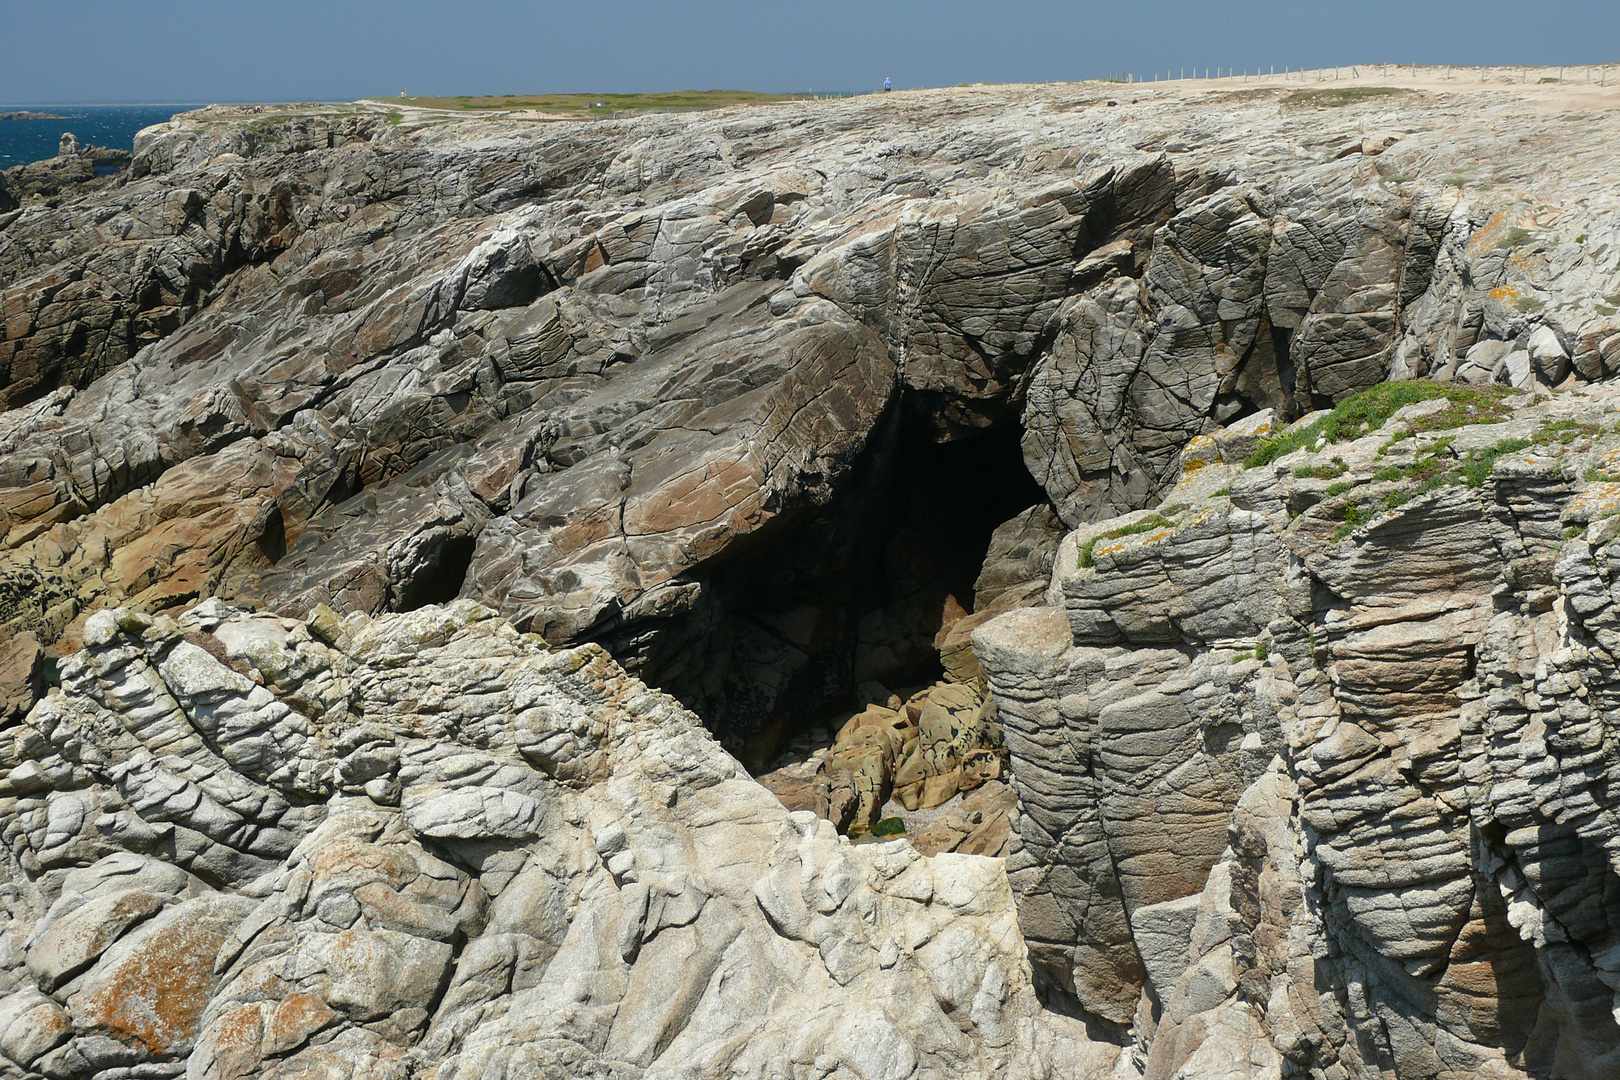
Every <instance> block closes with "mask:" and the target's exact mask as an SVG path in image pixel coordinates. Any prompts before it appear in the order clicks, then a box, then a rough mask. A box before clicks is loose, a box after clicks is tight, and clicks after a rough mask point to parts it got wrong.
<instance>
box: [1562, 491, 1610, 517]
mask: <svg viewBox="0 0 1620 1080" xmlns="http://www.w3.org/2000/svg"><path fill="white" fill-rule="evenodd" d="M1612 514H1620V483H1617V482H1599V483H1594V484H1588V485H1587V486H1586V489H1585V490H1584V491H1582V492H1581V493H1580V494H1579V495H1577V496H1575V498H1573V499H1571V500H1570V502H1569V505H1568V506H1567V507H1565V508H1564V517H1565V519H1566V520H1572V521H1596V520H1597V519H1598V518H1605V517H1609V516H1610V515H1612Z"/></svg>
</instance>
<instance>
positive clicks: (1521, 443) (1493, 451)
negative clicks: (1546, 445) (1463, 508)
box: [1461, 439, 1531, 487]
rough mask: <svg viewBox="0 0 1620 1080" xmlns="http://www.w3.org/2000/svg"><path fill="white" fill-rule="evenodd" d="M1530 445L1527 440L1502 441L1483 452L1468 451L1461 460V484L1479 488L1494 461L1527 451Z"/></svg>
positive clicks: (1486, 477)
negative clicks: (1506, 455) (1507, 455)
mask: <svg viewBox="0 0 1620 1080" xmlns="http://www.w3.org/2000/svg"><path fill="white" fill-rule="evenodd" d="M1530 445H1531V442H1530V440H1529V439H1502V440H1501V441H1499V442H1498V443H1496V444H1495V445H1494V446H1491V447H1488V448H1486V449H1484V450H1470V451H1468V456H1467V457H1465V458H1463V459H1462V463H1461V474H1462V480H1463V483H1465V484H1467V485H1468V486H1469V487H1479V485H1481V484H1483V483H1484V482H1485V481H1486V480H1487V479H1488V478H1489V477H1490V475H1491V468H1492V466H1494V465H1495V464H1496V459H1497V458H1499V457H1501V456H1502V455H1503V454H1516V453H1518V452H1519V451H1520V450H1525V449H1528V448H1529V447H1530Z"/></svg>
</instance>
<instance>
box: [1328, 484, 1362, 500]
mask: <svg viewBox="0 0 1620 1080" xmlns="http://www.w3.org/2000/svg"><path fill="white" fill-rule="evenodd" d="M1355 486H1356V485H1355V483H1354V482H1353V481H1350V480H1340V481H1339V482H1338V483H1337V484H1329V485H1328V489H1327V497H1328V498H1330V499H1336V498H1338V497H1339V496H1340V495H1343V494H1344V493H1345V492H1347V491H1349V490H1350V489H1351V488H1353V487H1355Z"/></svg>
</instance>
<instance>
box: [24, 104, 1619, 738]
mask: <svg viewBox="0 0 1620 1080" xmlns="http://www.w3.org/2000/svg"><path fill="white" fill-rule="evenodd" d="M1116 93H1117V91H1114V90H1108V91H1107V94H1116ZM1527 93H1528V91H1527ZM1107 94H1105V93H1104V92H1103V90H1101V89H1098V88H1091V87H1086V86H1074V87H1044V88H1011V89H994V90H990V89H965V90H960V91H951V92H929V93H921V92H919V93H917V94H914V95H912V94H908V95H904V96H894V95H891V96H890V97H889V98H884V99H882V100H875V99H872V100H866V99H858V100H849V101H842V102H809V103H782V104H780V105H773V106H770V107H768V108H760V109H754V110H740V111H727V112H720V113H714V114H706V115H702V116H697V117H645V118H640V119H635V120H627V121H623V122H615V123H611V124H595V125H556V124H544V125H531V124H523V123H519V122H517V121H493V120H492V121H479V120H477V119H476V118H470V119H469V118H460V119H451V118H442V117H441V118H428V117H427V116H426V114H421V115H417V114H413V115H412V116H411V117H410V118H406V119H401V116H400V115H399V114H390V113H389V112H388V111H387V110H384V109H381V108H360V107H354V108H340V109H323V110H317V109H301V110H287V111H283V112H279V113H277V114H275V115H271V116H259V115H254V114H251V113H249V114H242V115H240V116H238V115H236V114H234V113H231V112H230V111H229V110H223V111H222V110H205V111H203V112H200V113H196V114H188V115H186V116H184V117H181V118H178V119H177V120H175V121H173V122H171V123H170V124H169V125H167V126H165V127H162V128H159V129H153V130H151V131H148V132H146V133H143V135H142V136H141V139H140V142H139V146H138V150H137V154H136V160H135V162H134V164H133V166H132V168H131V169H130V170H129V173H128V176H127V177H126V178H125V179H124V180H123V181H121V182H120V183H119V184H118V186H116V187H115V188H114V189H112V190H111V191H109V192H105V193H99V194H97V195H95V196H94V197H91V198H87V199H85V200H81V201H78V202H71V201H70V202H68V203H65V204H64V205H62V206H60V207H56V208H48V207H36V208H32V209H29V210H26V211H21V212H14V216H12V215H8V216H6V217H4V218H0V225H3V227H0V290H3V298H0V308H3V310H4V320H5V326H6V330H5V340H4V342H3V343H0V403H3V405H4V406H5V408H6V409H7V411H6V412H5V413H4V414H3V418H0V532H3V533H4V534H5V539H4V544H5V552H4V556H3V563H0V597H3V599H0V619H3V620H4V624H5V626H6V627H7V628H8V630H9V632H13V633H15V632H19V631H21V630H24V629H26V630H29V631H30V632H32V633H34V634H35V636H36V637H37V638H38V639H39V640H40V641H41V642H42V643H44V644H47V645H49V644H50V643H52V642H56V641H59V640H60V641H62V642H63V643H64V644H63V647H64V648H68V647H71V645H72V643H73V642H74V641H76V640H77V639H78V637H79V635H80V634H81V633H82V627H83V624H84V620H85V618H86V617H87V616H88V614H89V613H91V612H92V611H93V610H95V609H96V608H97V607H98V606H101V605H108V604H125V605H133V606H135V607H137V608H139V609H142V610H147V611H161V610H167V609H171V608H173V609H179V608H182V607H183V606H184V605H186V604H188V603H191V602H194V601H195V600H196V599H198V598H199V597H202V596H207V595H220V596H225V597H232V598H237V599H240V600H242V601H244V602H251V603H253V604H255V605H259V606H263V607H269V608H274V609H277V610H282V611H286V612H289V613H295V614H296V613H300V612H308V611H310V610H313V607H314V606H315V605H316V604H319V603H329V604H332V605H334V606H336V607H339V608H342V609H345V610H347V609H353V610H361V611H366V612H371V613H375V612H380V611H385V610H404V609H409V608H412V607H414V606H417V605H419V604H422V603H427V602H437V601H443V600H447V599H451V598H453V597H455V596H458V595H462V596H468V597H472V598H477V599H479V600H481V601H483V602H486V603H488V604H489V605H491V606H493V607H494V608H496V609H497V610H499V611H501V612H502V613H503V614H504V615H505V616H507V617H509V618H512V619H513V620H515V621H516V623H517V625H519V626H520V627H521V628H523V629H525V630H530V629H532V630H534V631H537V632H540V633H542V634H544V635H545V636H546V637H547V639H548V640H550V641H553V642H555V643H576V642H579V641H582V640H597V641H600V642H603V643H605V644H607V645H608V646H609V647H610V648H611V649H612V650H613V651H614V653H615V655H618V656H620V657H621V658H622V659H623V660H624V661H625V662H626V663H627V664H629V665H631V667H632V668H634V669H635V670H637V671H639V672H642V673H644V674H645V675H646V676H647V677H648V678H649V679H651V680H653V681H654V682H655V683H657V684H658V685H660V686H663V687H666V688H668V689H669V690H670V691H671V692H674V693H676V694H678V695H679V696H680V697H681V699H682V700H683V701H685V702H686V703H688V704H689V705H690V706H692V707H694V708H695V709H697V710H698V711H699V713H700V714H701V715H703V716H704V717H705V718H706V720H708V722H710V723H711V724H712V725H713V726H714V727H715V729H716V730H718V731H720V732H722V733H723V734H724V735H725V737H726V738H727V740H728V742H729V744H730V745H732V746H733V747H735V748H737V749H739V750H741V751H745V752H746V753H747V754H748V755H749V756H750V760H763V759H764V758H766V757H768V756H769V753H770V750H771V748H772V747H773V746H775V745H778V744H779V742H780V740H781V738H782V737H783V734H784V733H788V734H791V731H792V729H793V728H794V727H795V725H798V724H802V723H803V722H805V721H806V720H807V719H808V718H811V717H812V716H813V715H814V714H816V713H817V712H818V711H829V710H831V709H833V708H836V707H839V706H841V705H843V704H844V703H845V701H846V700H847V698H848V697H849V695H850V694H851V693H852V691H853V690H854V688H855V686H857V685H858V684H859V683H860V682H862V681H865V680H866V679H870V678H876V679H880V680H884V681H888V682H889V683H891V684H892V685H912V684H915V683H916V682H918V681H921V680H923V679H926V678H927V677H928V676H929V674H930V672H929V671H928V670H926V669H927V667H928V666H929V665H930V664H931V663H932V662H933V660H932V657H933V650H932V648H931V639H932V638H933V636H934V635H935V634H936V633H937V631H938V630H939V628H940V623H939V612H940V611H941V610H942V601H943V599H944V597H945V595H947V594H953V595H955V596H957V597H958V598H959V599H965V597H966V596H967V595H968V593H969V591H970V590H971V578H972V576H973V575H974V574H975V573H976V572H977V561H978V559H979V557H980V553H981V552H982V546H981V545H982V544H983V543H984V542H985V539H986V538H987V537H988V535H989V534H990V532H991V531H992V530H993V529H994V528H995V527H996V526H998V525H1000V524H1001V523H1003V522H1005V521H1007V520H1008V519H1009V518H1011V517H1013V516H1014V515H1015V514H1018V513H1019V512H1021V511H1023V510H1025V509H1026V508H1028V507H1029V506H1030V505H1031V504H1034V503H1038V502H1048V503H1049V504H1050V505H1051V506H1052V507H1053V508H1055V510H1056V512H1057V514H1058V515H1059V516H1060V517H1061V519H1062V520H1063V522H1065V523H1066V524H1067V525H1068V526H1069V527H1073V526H1076V525H1079V524H1081V523H1083V522H1085V521H1086V520H1090V519H1094V518H1097V517H1102V516H1108V515H1109V514H1112V513H1115V512H1118V511H1120V510H1127V509H1134V508H1138V507H1142V506H1146V505H1149V504H1151V503H1152V502H1153V501H1155V500H1156V499H1157V498H1158V497H1159V496H1160V495H1161V494H1162V492H1163V490H1164V489H1165V488H1166V487H1167V486H1168V485H1169V484H1171V483H1172V482H1173V481H1174V478H1175V475H1176V469H1177V467H1178V461H1179V454H1180V450H1181V448H1182V447H1183V446H1184V445H1185V444H1186V442H1187V441H1188V440H1189V439H1191V438H1192V437H1194V436H1196V435H1198V434H1201V433H1204V432H1207V431H1208V430H1211V429H1213V428H1214V427H1217V426H1219V425H1221V424H1223V423H1226V422H1229V421H1231V420H1234V419H1236V418H1238V417H1240V416H1242V415H1245V414H1247V413H1251V412H1253V411H1255V410H1257V409H1260V408H1266V407H1270V408H1272V409H1274V410H1275V411H1276V415H1277V416H1278V417H1279V418H1280V419H1288V418H1291V417H1292V416H1294V415H1298V414H1300V413H1303V412H1305V411H1308V410H1310V409H1311V408H1313V407H1315V406H1317V405H1318V404H1321V403H1328V402H1331V401H1333V400H1336V399H1338V398H1339V397H1342V396H1343V395H1344V394H1347V393H1349V392H1351V391H1354V390H1356V389H1359V388H1361V387H1364V386H1367V385H1370V384H1372V383H1374V382H1377V381H1379V380H1381V379H1383V378H1385V377H1386V376H1388V375H1390V374H1395V375H1410V374H1427V373H1433V374H1444V375H1447V376H1450V375H1453V374H1458V375H1464V376H1468V377H1476V378H1481V379H1490V378H1493V377H1496V376H1497V375H1499V374H1500V375H1502V377H1505V378H1511V379H1514V380H1518V381H1520V382H1524V381H1527V380H1528V381H1537V380H1540V381H1545V382H1549V383H1559V382H1562V380H1564V379H1565V378H1568V377H1574V378H1576V379H1581V380H1595V379H1600V378H1602V377H1603V376H1604V375H1605V374H1606V373H1607V371H1608V370H1609V365H1610V360H1609V359H1606V357H1609V356H1610V354H1611V353H1614V349H1612V348H1610V346H1611V345H1613V344H1614V343H1615V342H1616V341H1620V335H1617V333H1616V331H1617V329H1620V324H1615V323H1613V322H1612V321H1611V319H1610V316H1609V315H1607V314H1605V312H1606V311H1607V310H1608V309H1607V307H1606V306H1605V305H1606V301H1605V300H1604V299H1603V298H1604V296H1606V295H1607V294H1606V292H1605V291H1604V288H1605V287H1604V285H1603V282H1604V281H1605V280H1606V276H1607V275H1610V274H1612V273H1613V271H1614V266H1613V263H1614V258H1615V256H1614V248H1613V246H1612V243H1611V239H1610V235H1611V232H1610V231H1611V230H1612V225H1610V224H1608V219H1607V217H1605V215H1606V214H1607V213H1608V207H1609V200H1610V196H1608V195H1607V194H1605V190H1606V189H1604V188H1602V187H1601V186H1600V180H1601V176H1602V168H1601V163H1600V162H1599V161H1598V160H1597V159H1596V158H1593V157H1591V156H1590V155H1584V156H1583V155H1582V154H1580V153H1577V152H1576V151H1578V150H1579V148H1580V147H1582V146H1586V145H1590V143H1591V140H1592V139H1594V138H1601V135H1599V134H1594V133H1595V132H1600V131H1601V130H1602V129H1603V125H1605V124H1607V123H1608V122H1609V121H1608V120H1606V119H1604V118H1603V115H1596V116H1585V115H1581V114H1576V115H1574V116H1570V117H1567V118H1561V117H1560V116H1558V115H1555V114H1553V113H1551V112H1545V113H1543V112H1534V111H1533V112H1529V113H1526V112H1525V110H1524V109H1522V108H1520V107H1519V103H1518V102H1517V101H1516V100H1514V99H1511V98H1502V97H1500V96H1498V97H1473V98H1470V97H1468V96H1467V95H1462V96H1452V97H1448V96H1445V95H1429V94H1417V93H1393V94H1384V95H1373V96H1370V97H1366V98H1365V99H1352V103H1351V104H1350V105H1348V106H1346V105H1343V103H1342V102H1341V101H1340V100H1339V99H1337V98H1330V99H1322V98H1321V97H1320V95H1318V94H1316V93H1315V92H1313V91H1306V90H1296V89H1291V88H1288V87H1285V86H1273V87H1270V88H1260V89H1255V90H1251V91H1246V92H1244V93H1242V94H1237V95H1232V94H1221V93H1212V94H1203V93H1190V94H1189V93H1188V92H1187V91H1185V90H1180V89H1177V90H1170V89H1165V90H1153V89H1150V88H1146V87H1144V88H1142V89H1140V90H1133V91H1132V92H1131V96H1130V97H1129V98H1128V99H1124V100H1120V101H1118V102H1117V107H1116V106H1115V105H1110V101H1111V100H1115V99H1112V98H1109V97H1108V96H1107ZM1330 106H1333V107H1330ZM1604 115H1606V114H1604ZM1571 121H1575V122H1571ZM1369 131H1377V132H1389V133H1391V134H1390V135H1388V136H1381V137H1379V138H1376V139H1370V140H1369V138H1364V137H1363V136H1364V134H1365V133H1366V132H1369ZM1391 140H1394V141H1391ZM1509 143H1512V145H1513V146H1514V148H1515V149H1514V150H1513V153H1512V154H1511V155H1504V153H1503V147H1504V146H1506V145H1508V144H1509ZM1347 146H1348V147H1349V148H1350V151H1353V152H1347V153H1341V151H1344V150H1345V148H1346V147H1347ZM1531 161H1533V162H1534V163H1535V164H1534V165H1530V164H1529V162H1531ZM1482 162H1485V163H1492V164H1490V165H1488V166H1482V165H1481V163H1482ZM1513 163H1520V164H1513ZM1481 170H1483V171H1481ZM1538 334H1539V335H1540V336H1539V337H1538V338H1537V342H1536V345H1535V348H1533V349H1532V348H1531V347H1530V341H1529V339H1530V338H1532V337H1536V335H1538ZM978 440H983V441H978ZM1018 442H1021V447H1019V448H1016V449H1012V451H1011V453H1010V454H1009V457H1008V460H1007V461H1006V464H997V465H996V466H995V468H996V470H997V472H996V474H995V475H994V476H991V477H988V478H984V477H979V476H977V475H973V476H971V478H970V477H969V475H968V474H967V473H965V472H964V475H963V477H962V479H960V480H958V481H956V482H954V483H952V482H949V480H948V479H947V481H946V482H944V483H942V484H939V485H937V486H935V487H929V486H928V485H926V484H924V483H922V482H921V480H922V478H923V477H924V476H939V475H941V474H943V473H950V472H963V471H964V470H970V469H971V468H972V467H973V466H972V463H973V462H975V461H978V462H984V461H990V460H995V461H998V462H999V461H1001V460H1002V459H1001V458H999V457H997V455H999V454H1001V453H1003V450H1002V448H1003V447H1007V448H1011V445H1012V443H1018ZM942 443H943V444H948V445H950V446H956V447H960V448H962V449H963V450H964V452H963V453H960V454H956V455H955V456H954V457H953V456H950V455H944V456H941V454H942V453H943V451H940V450H939V449H938V448H939V446H940V445H941V444H942ZM975 447H978V448H979V449H978V450H977V451H976V450H975V449H974V448H975ZM992 447H994V448H996V449H995V450H994V453H992V452H991V449H990V448H992ZM1019 459H1021V462H1022V464H1021V465H1020V463H1019ZM1026 469H1027V472H1028V474H1029V476H1031V477H1033V480H1034V481H1036V482H1038V484H1037V483H1031V482H1030V480H1029V478H1028V477H1024V476H1023V473H1024V471H1025V470H1026ZM897 504H905V505H904V509H903V510H899V511H898V512H897ZM959 522H971V523H972V524H971V525H970V526H969V527H967V528H965V529H964V528H959V527H958V525H957V524H956V523H959ZM958 534H960V535H961V536H962V538H963V542H962V543H961V544H957V543H956V542H955V540H954V539H953V538H954V537H956V536H957V535H958ZM959 548H960V550H958V549H959ZM974 548H978V550H977V551H975V550H973V549H974ZM931 565H937V567H938V569H937V570H932V569H931V570H928V571H927V572H924V571H923V570H922V569H920V568H926V567H929V566H931ZM908 568H909V569H910V570H911V571H912V572H913V576H912V577H911V578H909V579H908V577H907V570H908ZM953 574H956V575H963V576H965V580H962V581H959V582H958V581H951V582H947V581H945V580H943V579H944V578H946V577H950V576H951V575H953Z"/></svg>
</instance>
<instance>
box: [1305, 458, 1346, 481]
mask: <svg viewBox="0 0 1620 1080" xmlns="http://www.w3.org/2000/svg"><path fill="white" fill-rule="evenodd" d="M1349 471H1350V466H1348V465H1346V464H1345V463H1344V458H1342V457H1335V458H1334V459H1333V460H1332V461H1331V462H1329V463H1328V464H1326V465H1301V466H1300V467H1299V468H1297V469H1295V470H1294V475H1295V476H1296V477H1298V478H1299V479H1301V480H1333V479H1336V478H1337V477H1340V476H1343V475H1344V474H1345V473H1347V472H1349Z"/></svg>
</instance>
